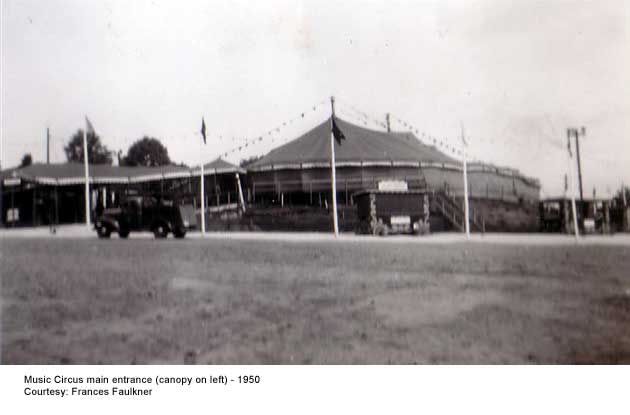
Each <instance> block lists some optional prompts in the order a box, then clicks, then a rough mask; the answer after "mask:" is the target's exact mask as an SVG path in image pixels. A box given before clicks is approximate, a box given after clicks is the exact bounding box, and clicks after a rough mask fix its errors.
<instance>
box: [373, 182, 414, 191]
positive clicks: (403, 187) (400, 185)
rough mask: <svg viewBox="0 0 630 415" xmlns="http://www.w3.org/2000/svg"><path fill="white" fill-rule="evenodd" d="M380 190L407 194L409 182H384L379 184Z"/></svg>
mask: <svg viewBox="0 0 630 415" xmlns="http://www.w3.org/2000/svg"><path fill="white" fill-rule="evenodd" d="M378 190H386V191H395V192H406V191H407V190H408V189H407V182H406V181H403V180H382V181H380V182H378Z"/></svg>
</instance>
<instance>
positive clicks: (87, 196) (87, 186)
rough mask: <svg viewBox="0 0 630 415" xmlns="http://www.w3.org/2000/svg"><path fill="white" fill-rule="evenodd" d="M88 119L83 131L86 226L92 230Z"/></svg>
mask: <svg viewBox="0 0 630 415" xmlns="http://www.w3.org/2000/svg"><path fill="white" fill-rule="evenodd" d="M87 123H88V121H87V117H86V119H85V130H84V131H83V159H84V160H83V165H84V167H85V226H87V228H88V230H90V169H89V167H88V164H89V161H88V148H87V130H88V124H87Z"/></svg>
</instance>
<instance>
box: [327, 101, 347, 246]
mask: <svg viewBox="0 0 630 415" xmlns="http://www.w3.org/2000/svg"><path fill="white" fill-rule="evenodd" d="M330 105H331V108H332V116H331V117H330V177H331V179H330V181H331V184H332V202H333V230H334V232H335V238H336V237H338V236H339V221H338V217H337V172H336V167H335V141H337V142H338V143H339V145H341V140H345V139H346V137H345V136H344V135H343V132H342V131H341V130H340V129H339V127H338V126H337V123H336V122H335V97H330Z"/></svg>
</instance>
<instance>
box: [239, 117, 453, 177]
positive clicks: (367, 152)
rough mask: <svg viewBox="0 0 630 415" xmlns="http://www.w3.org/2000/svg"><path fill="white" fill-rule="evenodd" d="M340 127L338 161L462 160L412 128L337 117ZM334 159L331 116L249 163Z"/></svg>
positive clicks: (259, 166) (254, 167)
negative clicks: (384, 127)
mask: <svg viewBox="0 0 630 415" xmlns="http://www.w3.org/2000/svg"><path fill="white" fill-rule="evenodd" d="M335 120H336V122H337V125H338V127H339V129H340V130H341V131H342V132H343V134H344V136H345V137H346V139H345V140H343V141H342V143H341V145H339V143H337V142H335V161H336V162H337V163H338V164H343V163H344V162H354V163H356V162H362V163H366V162H367V163H369V162H394V163H395V162H423V163H426V162H428V163H440V164H441V163H447V164H451V165H456V166H459V165H460V164H461V163H460V162H459V161H457V160H455V159H453V158H451V157H449V156H447V155H446V154H444V153H442V152H441V151H439V150H438V149H437V148H435V147H434V146H429V145H426V144H423V143H422V142H421V141H420V140H418V138H417V137H416V136H415V135H413V134H412V133H410V132H391V133H386V132H382V131H375V130H370V129H367V128H363V127H359V126H357V125H354V124H351V123H349V122H347V121H344V120H341V119H339V118H335ZM329 159H330V118H329V119H327V120H326V121H324V122H323V123H321V124H320V125H318V126H317V127H315V128H313V129H312V130H310V131H308V132H307V133H305V134H304V135H302V136H300V137H298V138H296V139H295V140H292V141H290V142H289V143H287V144H285V145H283V146H280V147H278V148H276V149H274V150H272V151H271V152H269V153H268V154H266V155H265V156H263V157H262V158H261V159H260V160H257V161H255V162H254V163H252V164H251V165H249V166H248V169H251V170H263V169H268V168H274V166H276V167H278V166H281V165H292V164H293V165H294V164H300V165H302V164H309V163H313V164H321V163H328V162H329Z"/></svg>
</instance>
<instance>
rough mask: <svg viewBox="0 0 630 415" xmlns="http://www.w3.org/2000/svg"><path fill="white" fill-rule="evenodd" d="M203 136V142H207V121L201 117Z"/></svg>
mask: <svg viewBox="0 0 630 415" xmlns="http://www.w3.org/2000/svg"><path fill="white" fill-rule="evenodd" d="M201 136H202V137H203V143H204V144H206V122H205V121H204V119H203V117H201Z"/></svg>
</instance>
